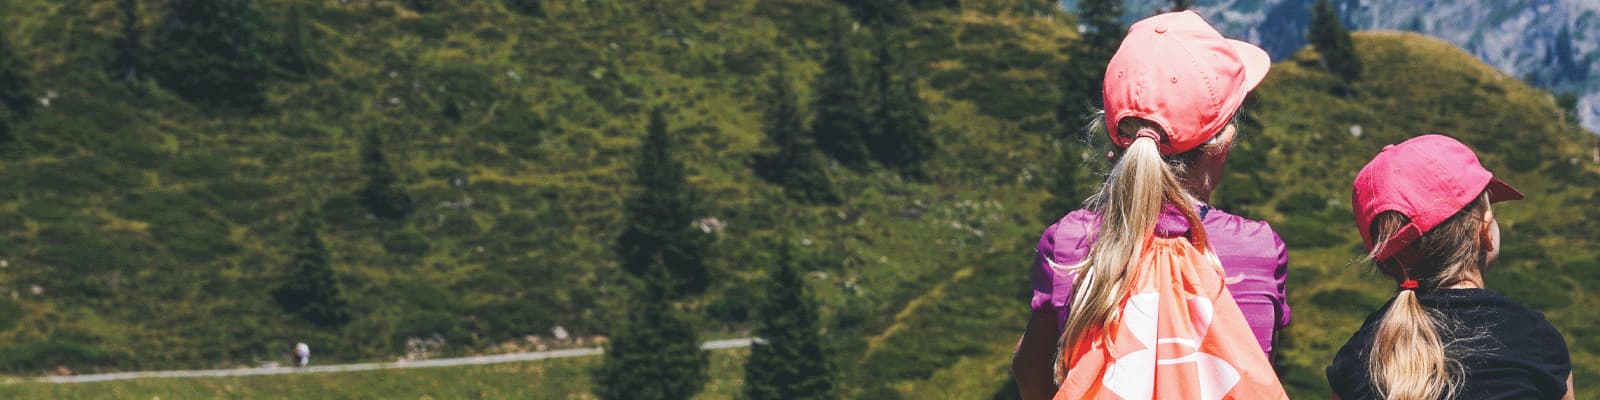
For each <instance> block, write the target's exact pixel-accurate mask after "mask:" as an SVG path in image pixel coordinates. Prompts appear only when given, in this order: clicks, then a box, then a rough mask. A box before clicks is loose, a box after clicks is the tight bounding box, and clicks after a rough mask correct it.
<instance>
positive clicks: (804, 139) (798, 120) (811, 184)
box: [756, 64, 839, 203]
mask: <svg viewBox="0 0 1600 400" xmlns="http://www.w3.org/2000/svg"><path fill="white" fill-rule="evenodd" d="M780 65H781V64H780ZM771 86H772V93H771V94H770V95H768V96H767V99H768V101H769V104H768V106H767V108H766V112H765V113H764V115H763V117H764V119H765V122H766V133H767V139H766V140H767V142H768V143H769V144H770V145H772V146H773V147H776V148H777V149H778V151H777V153H774V154H770V155H765V156H761V157H759V158H757V160H756V172H757V173H758V174H759V175H761V176H762V177H763V178H766V180H767V181H770V182H772V183H776V184H778V185H781V186H783V188H784V193H785V194H786V195H788V196H789V198H792V199H794V200H798V201H801V202H807V203H834V202H838V201H839V193H838V192H837V191H835V190H834V187H833V179H832V178H830V177H829V176H828V160H827V158H826V157H824V156H823V155H822V152H821V151H819V150H817V144H816V139H815V138H812V137H811V132H810V131H807V130H806V126H805V120H804V118H805V116H804V115H803V114H801V113H800V105H799V104H798V103H799V99H797V98H795V94H794V88H793V87H791V86H790V84H789V77H788V73H787V72H786V70H785V69H783V68H781V67H780V68H779V70H778V73H777V74H775V75H774V76H773V77H772V82H771Z"/></svg>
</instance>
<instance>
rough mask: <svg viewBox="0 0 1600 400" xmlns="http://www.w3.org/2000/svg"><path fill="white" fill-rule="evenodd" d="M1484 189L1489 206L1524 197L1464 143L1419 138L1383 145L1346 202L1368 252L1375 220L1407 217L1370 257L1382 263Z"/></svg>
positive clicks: (1476, 197) (1458, 209)
mask: <svg viewBox="0 0 1600 400" xmlns="http://www.w3.org/2000/svg"><path fill="white" fill-rule="evenodd" d="M1485 189H1488V191H1489V201H1490V202H1500V201H1505V200H1520V199H1522V192H1519V191H1517V189H1516V188H1513V187H1511V185H1508V184H1506V183H1505V182H1502V181H1500V179H1498V178H1495V177H1494V174H1493V173H1490V172H1489V170H1487V169H1484V168H1483V165H1482V164H1479V163H1478V156H1477V155H1476V154H1473V153H1472V149H1469V148H1467V145H1464V144H1461V142H1458V141H1456V140H1455V139H1452V138H1450V137H1449V136H1444V135H1423V136H1418V137H1415V138H1411V140H1407V141H1404V142H1401V143H1400V144H1391V145H1388V146H1384V147H1383V151H1382V152H1379V153H1378V155H1377V156H1376V157H1373V158H1372V161H1371V162H1368V163H1367V166H1365V167H1362V168H1361V172H1360V173H1358V174H1356V182H1355V190H1354V191H1353V192H1352V195H1351V201H1350V203H1351V206H1352V207H1353V208H1354V211H1355V214H1356V226H1357V227H1359V228H1360V229H1361V242H1362V243H1365V244H1366V245H1367V250H1369V251H1370V250H1372V249H1373V248H1374V247H1377V246H1376V244H1375V243H1372V219H1373V218H1374V217H1377V216H1378V214H1381V213H1383V212H1386V211H1394V212H1398V213H1400V214H1401V215H1404V216H1406V218H1409V219H1411V222H1410V223H1408V224H1406V226H1405V227H1403V228H1401V229H1400V231H1399V232H1396V233H1395V234H1394V235H1393V236H1390V237H1389V239H1388V240H1386V241H1384V243H1383V246H1382V252H1380V253H1377V254H1373V256H1372V258H1374V259H1377V260H1386V259H1389V257H1392V256H1394V255H1395V254H1396V253H1399V252H1400V250H1402V249H1405V248H1406V246H1409V245H1411V242H1412V241H1415V240H1417V238H1420V237H1422V235H1423V234H1425V233H1428V231H1429V230H1432V229H1433V228H1434V227H1435V226H1439V223H1441V222H1444V221H1445V220H1447V219H1450V217H1451V216H1453V215H1455V214H1456V213H1457V212H1460V211H1461V209H1462V208H1466V206H1467V205H1468V204H1471V203H1472V202H1473V201H1476V200H1477V199H1478V195H1479V194H1482V193H1483V192H1484V190H1485Z"/></svg>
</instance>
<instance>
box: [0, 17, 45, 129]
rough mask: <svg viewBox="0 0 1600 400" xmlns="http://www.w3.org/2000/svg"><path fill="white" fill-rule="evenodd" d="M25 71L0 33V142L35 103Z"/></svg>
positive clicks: (29, 76)
mask: <svg viewBox="0 0 1600 400" xmlns="http://www.w3.org/2000/svg"><path fill="white" fill-rule="evenodd" d="M29 69H30V68H29V67H28V64H27V62H26V61H25V60H23V58H22V55H21V54H18V51H17V49H16V48H15V47H13V45H12V43H11V42H10V41H7V40H6V37H5V35H3V34H0V143H5V142H8V141H10V140H11V138H12V132H11V130H12V129H13V127H14V126H16V124H17V122H19V121H21V120H22V118H23V117H26V116H27V115H28V114H29V113H30V112H31V111H32V110H33V106H34V104H37V103H34V99H33V96H34V94H33V74H32V73H30V72H29Z"/></svg>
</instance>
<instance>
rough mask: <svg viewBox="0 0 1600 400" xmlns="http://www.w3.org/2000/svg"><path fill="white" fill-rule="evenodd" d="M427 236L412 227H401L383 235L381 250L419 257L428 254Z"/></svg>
mask: <svg viewBox="0 0 1600 400" xmlns="http://www.w3.org/2000/svg"><path fill="white" fill-rule="evenodd" d="M428 248H429V245H428V237H427V236H423V235H422V234H421V233H417V231H416V230H414V229H409V228H408V229H402V230H399V231H395V232H390V233H387V234H384V235H383V251H386V252H389V254H397V255H407V256H413V257H421V256H423V255H426V254H428Z"/></svg>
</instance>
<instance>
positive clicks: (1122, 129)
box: [1011, 11, 1289, 399]
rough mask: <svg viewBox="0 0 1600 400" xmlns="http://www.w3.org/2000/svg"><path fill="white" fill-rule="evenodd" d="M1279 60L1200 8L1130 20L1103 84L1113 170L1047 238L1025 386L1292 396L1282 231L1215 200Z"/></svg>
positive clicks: (1097, 394)
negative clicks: (1243, 124)
mask: <svg viewBox="0 0 1600 400" xmlns="http://www.w3.org/2000/svg"><path fill="white" fill-rule="evenodd" d="M1270 67H1271V61H1270V60H1269V59H1268V57H1267V54H1266V52H1265V51H1263V50H1261V49H1260V48H1258V47H1255V46H1252V45H1250V44H1247V43H1244V42H1239V41H1235V40H1229V39H1226V38H1223V37H1222V35H1221V34H1219V33H1217V31H1216V29H1214V28H1212V27H1211V26H1210V25H1209V24H1207V23H1206V21H1205V20H1204V19H1203V18H1201V17H1200V14H1198V13H1195V12H1193V11H1183V12H1175V13H1168V14H1162V15H1157V16H1154V17H1150V18H1147V19H1145V20H1143V21H1139V22H1138V23H1135V24H1134V25H1133V26H1132V27H1131V28H1130V29H1129V32H1128V36H1127V38H1126V39H1124V40H1123V42H1122V46H1121V48H1119V49H1118V50H1117V53H1116V54H1115V55H1114V56H1112V58H1111V61H1110V64H1109V65H1108V66H1107V67H1106V74H1105V75H1106V76H1105V85H1104V86H1105V91H1104V92H1103V93H1102V95H1103V96H1104V100H1105V107H1106V109H1105V111H1104V115H1103V117H1104V122H1103V123H1104V128H1105V129H1106V133H1107V135H1108V136H1110V138H1111V143H1112V144H1113V145H1115V147H1113V148H1112V149H1111V152H1110V154H1109V157H1110V159H1111V161H1112V162H1113V164H1114V165H1113V166H1112V169H1111V172H1110V174H1109V176H1108V177H1107V178H1106V181H1105V184H1104V185H1102V186H1101V188H1100V190H1099V192H1098V193H1096V194H1095V195H1094V196H1093V197H1091V198H1090V199H1089V200H1088V201H1087V202H1086V206H1085V208H1084V209H1079V210H1075V211H1072V212H1070V213H1068V214H1067V215H1066V216H1064V217H1062V218H1061V219H1060V220H1059V221H1058V222H1056V223H1055V224H1054V225H1051V226H1050V227H1049V228H1046V229H1045V231H1044V234H1043V235H1042V236H1041V237H1040V238H1039V243H1038V247H1037V262H1036V263H1035V264H1036V265H1035V266H1034V268H1033V276H1032V282H1033V301H1032V307H1033V315H1032V318H1031V319H1029V321H1028V327H1027V330H1026V331H1025V332H1024V333H1023V337H1022V340H1021V341H1020V342H1019V343H1018V345H1017V352H1016V354H1014V355H1013V358H1012V364H1011V368H1012V371H1013V373H1014V376H1015V377H1016V380H1017V385H1018V387H1019V389H1020V391H1021V393H1022V396H1023V398H1024V399H1045V398H1051V397H1054V398H1056V399H1079V398H1102V397H1110V396H1112V395H1116V396H1120V397H1122V398H1145V399H1148V398H1163V399H1165V398H1194V399H1215V398H1221V397H1224V396H1227V397H1230V398H1283V397H1285V395H1284V392H1283V388H1282V386H1281V385H1280V384H1279V382H1278V379H1277V375H1276V373H1275V372H1274V371H1273V369H1272V366H1271V363H1270V361H1269V358H1268V354H1270V353H1271V352H1272V349H1273V345H1274V341H1273V338H1274V337H1275V336H1276V333H1277V332H1278V331H1279V330H1281V329H1282V328H1283V327H1284V326H1287V325H1288V323H1289V306H1288V304H1287V303H1286V302H1285V295H1284V280H1285V277H1286V274H1287V267H1286V265H1287V253H1286V252H1285V249H1284V245H1283V241H1282V240H1281V239H1279V237H1278V235H1277V233H1274V232H1273V231H1272V228H1271V227H1269V226H1267V223H1265V222H1261V221H1254V220H1250V219H1246V218H1243V217H1239V216H1235V215H1232V214H1229V213H1227V212H1224V211H1222V210H1219V209H1217V208H1215V207H1212V206H1211V205H1210V204H1208V201H1209V199H1210V197H1211V192H1212V190H1213V189H1215V188H1216V186H1217V183H1218V182H1219V181H1220V180H1221V178H1222V171H1223V164H1224V163H1225V162H1226V160H1227V158H1228V152H1229V150H1231V149H1232V147H1233V145H1234V143H1235V141H1236V139H1237V138H1238V132H1237V129H1238V128H1237V126H1236V125H1235V124H1234V119H1235V118H1236V117H1237V114H1238V111H1239V106H1240V104H1241V103H1243V102H1244V98H1245V95H1246V94H1248V93H1249V92H1250V91H1251V90H1252V89H1254V88H1255V87H1256V85H1257V84H1259V83H1260V82H1261V80H1262V79H1263V78H1264V77H1265V76H1266V74H1267V70H1268V69H1269V68H1270ZM1097 119H1098V118H1097ZM1058 189H1065V188H1058ZM1108 339H1115V340H1108Z"/></svg>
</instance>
